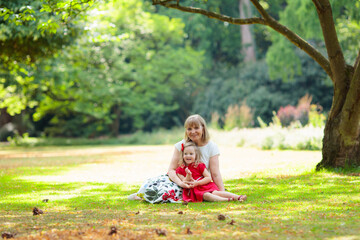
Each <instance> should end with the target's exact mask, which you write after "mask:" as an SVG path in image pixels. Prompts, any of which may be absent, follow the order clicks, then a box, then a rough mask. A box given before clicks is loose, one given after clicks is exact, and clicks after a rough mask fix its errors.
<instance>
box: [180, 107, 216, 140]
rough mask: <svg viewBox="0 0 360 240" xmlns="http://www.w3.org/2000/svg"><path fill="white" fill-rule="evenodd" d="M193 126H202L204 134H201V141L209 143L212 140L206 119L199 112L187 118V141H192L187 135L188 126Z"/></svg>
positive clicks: (185, 125)
mask: <svg viewBox="0 0 360 240" xmlns="http://www.w3.org/2000/svg"><path fill="white" fill-rule="evenodd" d="M192 126H195V127H199V126H201V127H202V129H203V132H202V136H201V141H202V142H203V143H207V142H208V141H209V140H210V134H209V132H208V130H207V127H206V122H205V120H204V119H203V118H202V117H201V116H200V115H199V114H194V115H191V116H189V117H188V118H187V119H186V120H185V123H184V127H185V138H184V139H185V141H186V142H190V141H191V139H190V138H189V136H188V135H187V132H186V129H187V128H188V127H192Z"/></svg>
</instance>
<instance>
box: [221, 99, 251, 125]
mask: <svg viewBox="0 0 360 240" xmlns="http://www.w3.org/2000/svg"><path fill="white" fill-rule="evenodd" d="M252 125H253V114H252V113H251V108H250V107H248V106H247V105H246V104H245V103H244V102H243V103H242V104H241V106H240V107H239V106H238V105H230V106H229V107H228V109H227V112H226V115H225V126H224V129H225V130H231V129H233V128H235V127H238V128H246V127H250V126H252Z"/></svg>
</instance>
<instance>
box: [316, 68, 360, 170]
mask: <svg viewBox="0 0 360 240" xmlns="http://www.w3.org/2000/svg"><path fill="white" fill-rule="evenodd" d="M349 75H351V74H349ZM349 78H351V76H349ZM346 82H347V81H346ZM334 89H335V87H334ZM351 96H352V95H351V94H349V89H348V88H345V87H344V88H341V90H340V89H339V88H338V89H335V91H334V98H333V104H332V107H331V110H330V113H329V117H328V120H327V123H326V126H325V129H324V138H323V149H322V156H323V159H322V160H321V162H320V163H318V165H317V166H316V169H317V170H320V169H322V168H347V167H357V166H360V146H359V140H360V139H359V134H357V135H356V137H355V139H354V137H353V136H352V133H349V132H347V131H342V128H344V127H343V126H342V125H344V120H343V116H344V113H346V107H345V103H346V102H348V101H352V102H356V99H346V98H349V97H350V98H351ZM351 120H352V121H351ZM345 124H346V125H347V128H350V129H357V130H358V128H359V127H358V126H359V121H358V119H357V118H356V117H355V118H353V119H350V121H349V120H348V121H347V122H346V123H345Z"/></svg>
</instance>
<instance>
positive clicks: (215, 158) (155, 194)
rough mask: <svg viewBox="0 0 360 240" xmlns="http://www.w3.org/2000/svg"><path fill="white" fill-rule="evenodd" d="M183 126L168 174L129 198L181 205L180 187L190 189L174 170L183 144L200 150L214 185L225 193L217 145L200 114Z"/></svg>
mask: <svg viewBox="0 0 360 240" xmlns="http://www.w3.org/2000/svg"><path fill="white" fill-rule="evenodd" d="M184 127H185V138H184V139H183V140H181V141H180V142H178V143H176V144H175V150H174V153H173V156H172V159H171V162H170V166H169V169H168V173H167V174H166V175H161V176H158V177H155V178H150V179H148V180H147V181H146V182H145V183H144V184H143V185H142V186H141V188H140V190H139V191H138V192H137V193H134V194H131V195H130V196H129V197H128V199H130V200H140V199H143V200H145V201H147V202H150V203H161V202H181V196H182V188H189V185H188V184H186V183H184V182H182V181H181V180H180V178H179V177H178V176H177V175H176V168H177V167H178V162H179V159H180V158H181V155H182V154H181V146H182V144H184V143H185V142H190V141H192V142H194V143H195V144H196V145H197V146H198V147H199V149H200V152H201V155H202V157H201V160H202V162H203V163H204V164H205V165H206V168H207V169H208V170H209V172H210V174H211V178H212V180H213V181H214V183H215V184H216V185H217V186H218V188H219V190H220V191H224V190H225V188H224V183H223V181H222V178H221V174H220V169H219V155H220V151H219V148H218V147H217V145H216V144H215V143H214V142H212V141H211V140H210V135H209V132H208V130H207V127H206V122H205V120H204V119H203V118H202V117H201V116H200V115H197V114H196V115H191V116H189V117H188V118H187V119H186V121H185V124H184Z"/></svg>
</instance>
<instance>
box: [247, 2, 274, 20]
mask: <svg viewBox="0 0 360 240" xmlns="http://www.w3.org/2000/svg"><path fill="white" fill-rule="evenodd" d="M250 1H251V2H252V4H253V5H254V6H255V8H256V10H258V12H259V13H260V15H261V16H262V17H263V18H264V19H270V18H271V16H270V15H269V14H268V13H267V12H266V10H265V9H264V8H263V7H262V6H261V4H260V3H259V1H258V0H250Z"/></svg>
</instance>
